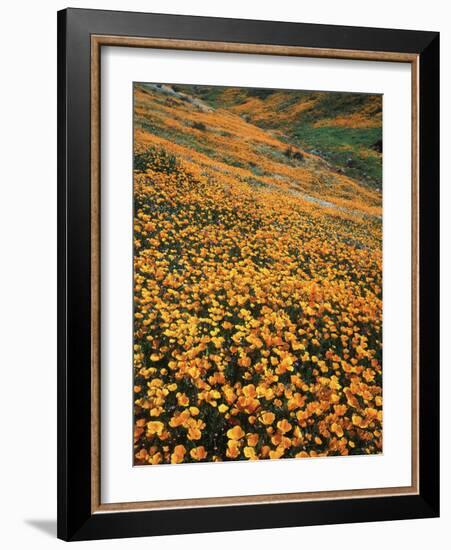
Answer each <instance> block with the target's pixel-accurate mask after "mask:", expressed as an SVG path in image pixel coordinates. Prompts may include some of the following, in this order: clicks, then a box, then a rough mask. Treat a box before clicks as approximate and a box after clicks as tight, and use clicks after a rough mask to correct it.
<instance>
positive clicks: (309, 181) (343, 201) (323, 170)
mask: <svg viewBox="0 0 451 550" xmlns="http://www.w3.org/2000/svg"><path fill="white" fill-rule="evenodd" d="M200 89H201V87H194V88H193V89H192V90H191V89H188V90H189V91H191V94H188V93H186V91H187V88H186V87H185V88H183V89H182V88H181V87H180V88H179V87H169V86H160V87H157V86H155V85H149V84H142V85H137V88H136V92H135V137H136V143H137V144H141V145H143V144H146V143H148V144H150V143H153V144H154V145H157V144H158V145H160V146H164V147H166V148H167V149H168V151H172V152H173V153H174V154H177V155H179V156H180V155H181V156H182V157H185V158H190V157H193V153H194V152H196V153H197V156H196V159H195V162H196V163H198V164H199V163H200V164H201V165H203V166H208V167H209V170H213V171H216V172H217V171H224V172H225V173H227V174H234V175H235V176H236V177H237V178H239V179H240V180H243V181H247V182H249V183H251V184H253V185H260V186H262V185H277V186H278V187H280V189H285V190H289V192H290V193H295V192H297V193H299V194H300V195H301V194H303V195H304V198H305V199H306V200H309V198H310V200H311V199H313V200H320V201H324V202H325V203H331V204H333V205H335V206H337V207H341V208H344V209H348V210H354V211H361V212H366V213H368V214H372V215H376V216H378V215H380V213H381V195H380V193H379V192H378V190H375V189H372V188H370V187H368V186H365V185H362V184H361V183H360V182H359V181H358V180H355V179H353V178H351V177H349V176H347V175H346V174H344V173H343V171H342V170H341V168H340V167H337V166H335V165H334V163H332V162H330V161H328V160H325V159H324V158H323V156H324V155H323V156H321V155H319V154H315V153H312V152H308V151H307V150H306V149H304V148H301V147H299V146H296V145H294V142H293V141H288V139H287V138H286V136H285V135H283V134H282V133H281V130H280V127H281V126H282V124H283V125H284V127H285V129H286V130H287V132H288V129H291V130H290V131H291V132H294V131H298V130H296V128H298V123H297V122H296V121H297V119H296V121H295V122H294V123H293V121H292V119H293V117H294V116H295V114H294V113H293V111H295V112H298V111H299V105H301V106H302V105H303V103H301V104H299V103H297V104H295V106H294V107H293V108H292V109H291V111H290V109H288V108H287V110H286V111H284V110H281V111H279V112H278V114H277V117H275V116H274V110H273V109H274V108H275V107H274V105H273V103H274V98H273V97H268V98H267V100H262V99H260V98H258V102H259V103H258V104H259V105H260V109H259V110H258V112H259V113H260V115H259V116H260V117H261V118H259V119H258V120H257V121H256V123H258V125H257V124H254V123H253V122H252V121H251V120H247V119H246V117H243V116H242V108H243V105H246V104H247V103H245V104H240V105H238V106H237V105H235V103H234V102H235V101H236V95H237V94H238V93H240V90H241V89H234V88H230V89H221V88H214V89H213V90H214V92H215V93H218V94H219V93H221V95H218V96H217V97H216V99H215V101H212V99H211V97H209V96H207V97H205V96H206V94H205V92H203V93H197V91H198V90H200ZM208 90H210V91H211V90H212V89H211V88H208ZM220 90H224V91H223V92H220ZM194 92H196V96H194V95H193V93H194ZM210 93H212V92H210ZM245 93H248V92H245ZM299 94H301V92H298V93H296V94H295V95H296V97H297V95H299ZM223 99H224V103H222V100H223ZM291 101H293V100H291ZM228 102H232V103H233V105H232V106H231V107H228ZM262 103H264V105H261V104H262ZM213 104H216V105H217V104H224V107H216V108H215V107H214V106H213ZM237 110H238V112H236V111H237ZM256 111H257V108H256V107H255V106H254V107H253V112H256ZM268 113H271V114H272V116H271V117H269V118H268V119H267V118H266V116H267V114H268ZM268 116H269V114H268ZM274 119H277V120H278V123H277V124H278V126H279V127H278V129H277V130H276V131H273V128H271V129H270V130H268V129H265V128H263V126H264V125H271V124H272V125H274V123H272V122H271V120H274ZM285 119H286V120H285ZM281 121H284V122H281ZM263 122H264V123H263ZM293 128H294V129H293ZM320 130H321V128H319V129H317V131H320Z"/></svg>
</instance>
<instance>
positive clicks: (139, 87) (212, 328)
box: [124, 82, 383, 466]
mask: <svg viewBox="0 0 451 550" xmlns="http://www.w3.org/2000/svg"><path fill="white" fill-rule="evenodd" d="M132 86H133V134H134V136H133V153H132V152H130V154H133V355H134V365H133V403H132V404H131V406H132V407H133V419H134V426H133V428H134V430H133V431H134V434H133V435H134V442H133V457H134V458H133V464H134V465H135V466H148V465H166V464H186V463H199V462H224V461H237V460H249V461H253V460H266V459H269V460H274V459H285V458H291V459H298V458H310V459H313V458H320V457H343V458H342V460H348V459H346V458H345V457H349V456H352V455H376V454H381V453H383V395H382V394H383V387H382V386H383V385H382V372H383V365H382V349H383V342H382V306H383V296H382V244H383V240H382V232H383V227H382V225H383V224H382V196H383V178H382V158H383V151H382V149H383V142H382V128H383V116H382V114H383V95H382V94H376V93H375V94H368V93H351V92H341V91H339V90H331V91H316V90H287V89H276V88H246V87H220V86H207V85H197V84H196V85H192V84H173V83H152V82H133V83H132ZM130 108H131V106H130ZM127 183H128V182H127V181H124V185H127ZM124 368H125V369H127V368H129V367H128V365H124Z"/></svg>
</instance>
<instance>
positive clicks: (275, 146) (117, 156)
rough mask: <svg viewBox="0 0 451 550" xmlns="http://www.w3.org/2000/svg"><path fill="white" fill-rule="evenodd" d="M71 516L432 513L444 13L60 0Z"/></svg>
mask: <svg viewBox="0 0 451 550" xmlns="http://www.w3.org/2000/svg"><path fill="white" fill-rule="evenodd" d="M58 71H59V79H58V88H59V103H58V132H59V134H58V147H59V152H58V163H59V165H58V176H59V177H58V180H59V181H58V186H59V187H58V192H59V199H58V200H59V220H58V224H59V257H58V262H59V288H58V291H59V322H58V330H59V338H58V341H59V367H58V377H59V381H58V398H59V410H58V436H59V443H58V468H59V471H58V480H59V488H58V536H59V537H60V538H62V539H64V540H86V539H99V538H114V537H132V536H148V535H163V534H171V533H173V534H176V533H193V532H206V531H221V530H224V531H225V530H238V529H258V528H271V527H285V526H287V527H288V526H301V525H314V524H329V523H347V522H362V521H379V520H391V519H410V518H426V517H435V516H437V515H438V514H439V420H438V412H439V361H438V349H439V346H438V338H439V331H438V311H439V285H438V262H439V257H438V255H439V253H438V250H439V247H438V244H439V241H438V215H439V209H438V201H439V182H438V178H439V101H438V99H439V98H438V94H439V35H438V33H434V32H424V31H408V30H388V29H375V28H356V27H336V26H327V25H312V24H301V23H282V22H270V21H250V20H238V19H217V18H207V17H191V16H173V15H156V14H145V13H129V12H110V11H97V10H79V9H68V10H64V11H61V12H59V14H58Z"/></svg>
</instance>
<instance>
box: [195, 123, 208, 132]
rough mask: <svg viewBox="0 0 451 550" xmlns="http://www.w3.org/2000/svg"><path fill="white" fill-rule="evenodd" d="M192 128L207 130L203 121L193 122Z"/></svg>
mask: <svg viewBox="0 0 451 550" xmlns="http://www.w3.org/2000/svg"><path fill="white" fill-rule="evenodd" d="M193 128H195V129H196V130H200V131H201V132H205V131H206V130H207V127H206V126H205V124H204V123H203V122H194V123H193Z"/></svg>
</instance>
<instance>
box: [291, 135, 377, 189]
mask: <svg viewBox="0 0 451 550" xmlns="http://www.w3.org/2000/svg"><path fill="white" fill-rule="evenodd" d="M293 137H294V139H295V140H296V141H298V142H299V143H300V144H301V145H302V146H303V147H304V148H305V149H306V150H308V151H311V152H313V153H317V154H319V155H320V156H321V157H323V158H324V159H326V160H327V161H328V162H330V163H332V164H335V165H336V166H338V167H340V168H341V169H342V171H343V172H344V173H345V174H347V175H348V176H350V177H353V178H356V179H359V180H361V181H364V182H365V183H367V184H368V185H371V186H373V187H381V185H382V162H381V159H380V157H379V156H378V155H377V154H375V151H374V144H375V143H377V142H378V140H380V139H381V137H382V129H381V128H343V127H332V126H323V127H320V128H315V127H313V126H310V125H308V124H300V125H298V126H297V128H296V129H295V131H294V136H293Z"/></svg>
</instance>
